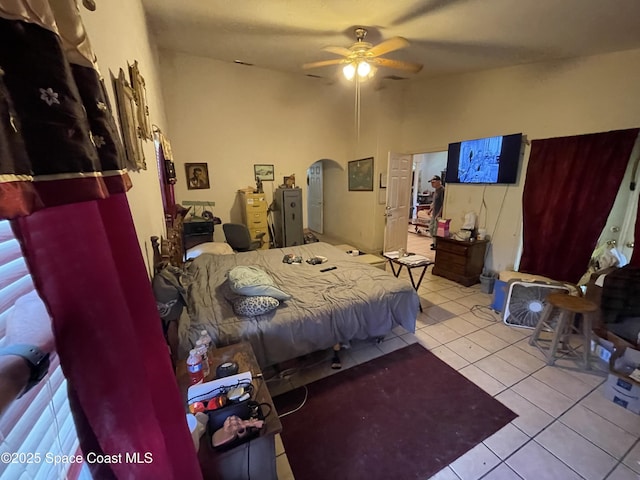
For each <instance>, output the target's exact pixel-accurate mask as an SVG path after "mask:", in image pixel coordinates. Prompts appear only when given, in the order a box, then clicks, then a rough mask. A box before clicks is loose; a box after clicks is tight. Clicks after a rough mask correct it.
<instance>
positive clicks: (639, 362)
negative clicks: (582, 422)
mask: <svg viewBox="0 0 640 480" xmlns="http://www.w3.org/2000/svg"><path fill="white" fill-rule="evenodd" d="M639 367H640V350H636V349H634V348H631V347H623V348H621V349H617V350H616V351H614V353H613V354H612V355H611V358H610V360H609V377H608V378H607V382H606V383H605V385H604V396H605V397H606V398H608V399H609V400H611V401H612V402H613V403H616V404H617V405H620V406H621V407H623V408H626V409H627V410H629V411H631V412H633V413H636V414H638V415H640V382H638V381H636V380H634V379H633V378H631V377H629V375H630V374H631V373H632V372H633V371H634V370H635V369H637V368H639Z"/></svg>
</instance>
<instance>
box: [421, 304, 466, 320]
mask: <svg viewBox="0 0 640 480" xmlns="http://www.w3.org/2000/svg"><path fill="white" fill-rule="evenodd" d="M422 308H423V310H424V313H426V314H427V317H430V318H432V319H433V320H436V321H437V322H444V321H445V320H449V319H450V318H453V317H456V316H457V315H458V314H457V313H453V312H450V311H449V310H447V309H445V308H442V307H441V306H440V305H434V306H432V307H427V308H424V307H422Z"/></svg>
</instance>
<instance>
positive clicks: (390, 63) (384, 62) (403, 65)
mask: <svg viewBox="0 0 640 480" xmlns="http://www.w3.org/2000/svg"><path fill="white" fill-rule="evenodd" d="M374 61H375V63H376V64H377V65H380V66H381V67H388V68H393V69H396V70H405V71H407V72H411V73H418V72H419V71H420V70H422V65H420V64H419V63H411V62H402V61H400V60H390V59H388V58H376V59H375V60H374Z"/></svg>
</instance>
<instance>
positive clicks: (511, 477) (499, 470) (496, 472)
mask: <svg viewBox="0 0 640 480" xmlns="http://www.w3.org/2000/svg"><path fill="white" fill-rule="evenodd" d="M482 480H522V477H520V476H519V475H518V474H517V473H516V472H514V471H513V470H511V468H509V467H508V466H507V465H506V464H505V463H501V464H500V465H498V466H497V467H496V468H494V469H493V470H491V471H490V472H489V473H487V474H486V475H485V476H484V477H482Z"/></svg>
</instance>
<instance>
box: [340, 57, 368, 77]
mask: <svg viewBox="0 0 640 480" xmlns="http://www.w3.org/2000/svg"><path fill="white" fill-rule="evenodd" d="M356 73H357V74H358V76H357V78H358V80H366V79H368V78H371V77H373V75H374V73H375V70H374V69H373V67H372V66H371V64H370V63H369V62H367V61H366V60H354V61H352V62H349V63H347V64H346V65H345V66H344V68H343V69H342V74H343V75H344V78H346V79H347V80H349V81H352V80H353V79H354V78H355V77H356Z"/></svg>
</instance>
